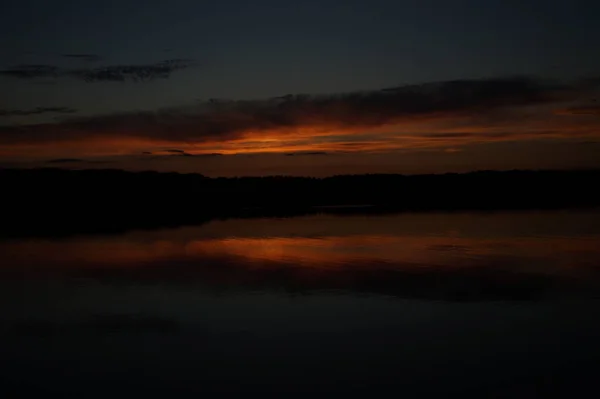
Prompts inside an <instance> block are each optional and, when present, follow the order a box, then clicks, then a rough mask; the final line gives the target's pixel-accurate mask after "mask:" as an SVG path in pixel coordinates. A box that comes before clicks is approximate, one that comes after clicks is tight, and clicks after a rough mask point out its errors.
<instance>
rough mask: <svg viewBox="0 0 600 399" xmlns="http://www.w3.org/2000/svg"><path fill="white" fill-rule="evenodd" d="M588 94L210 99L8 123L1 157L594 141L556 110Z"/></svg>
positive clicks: (542, 87)
mask: <svg viewBox="0 0 600 399" xmlns="http://www.w3.org/2000/svg"><path fill="white" fill-rule="evenodd" d="M586 90H591V88H581V87H579V86H576V85H571V86H570V85H568V84H563V85H548V84H546V83H543V82H540V81H536V80H535V79H530V78H505V79H488V80H463V81H452V82H441V83H432V84H426V85H413V86H404V87H399V88H393V89H385V90H377V91H370V92H357V93H347V94H336V95H327V96H305V95H299V96H284V97H282V98H276V99H269V100H263V101H229V102H214V101H209V102H207V103H204V104H200V105H198V106H194V107H181V108H173V109H165V110H159V111H156V112H138V113H121V114H114V115H99V116H93V117H78V118H71V119H67V120H65V121H62V122H59V123H45V124H37V125H8V126H2V127H0V156H1V157H2V158H4V159H11V158H12V159H16V158H27V159H36V158H37V159H40V158H44V157H52V158H63V157H77V158H79V157H85V156H117V155H127V154H136V153H141V152H157V151H158V152H160V151H161V150H164V149H166V148H171V147H176V148H181V149H183V150H184V151H185V152H186V153H188V154H190V155H199V154H209V153H215V152H217V153H222V154H244V153H288V152H298V151H324V152H332V151H333V152H335V151H340V152H357V151H363V152H379V151H392V150H399V149H407V150H409V149H424V148H440V149H445V148H454V149H456V148H459V147H461V146H465V145H470V144H477V143H488V142H498V141H515V140H516V141H518V140H535V139H548V138H552V139H570V138H581V137H588V138H589V137H592V138H597V137H598V132H599V131H600V129H599V128H600V120H597V119H593V120H592V119H590V118H586V117H584V116H582V115H579V116H574V117H573V118H569V119H568V120H567V119H565V118H561V117H560V116H558V115H557V114H556V112H553V107H554V108H556V105H557V104H559V103H561V102H564V101H572V100H573V99H574V98H576V97H578V96H581V95H582V93H583V92H587V91H586ZM589 108H590V107H588V108H587V109H586V110H587V111H586V112H584V113H585V114H586V115H588V114H589V112H591V109H589ZM575 113H576V114H577V112H575ZM579 113H581V111H580V112H579Z"/></svg>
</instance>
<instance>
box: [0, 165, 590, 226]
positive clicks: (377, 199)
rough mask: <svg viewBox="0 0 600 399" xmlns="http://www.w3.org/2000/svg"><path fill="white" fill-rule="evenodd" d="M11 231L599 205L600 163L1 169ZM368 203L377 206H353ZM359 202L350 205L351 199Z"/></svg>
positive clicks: (6, 223) (5, 222) (0, 173)
mask: <svg viewBox="0 0 600 399" xmlns="http://www.w3.org/2000/svg"><path fill="white" fill-rule="evenodd" d="M0 182H1V184H2V201H3V203H4V205H5V206H4V207H3V211H4V214H5V217H4V218H3V219H4V220H3V222H2V227H1V228H0V234H1V235H3V236H5V237H6V236H23V235H38V234H41V235H61V234H65V233H70V232H77V233H81V232H113V231H115V232H116V231H121V230H127V229H131V228H153V227H165V226H177V225H182V224H197V223H202V222H204V221H208V220H211V219H214V218H229V217H251V216H294V215H302V214H309V213H315V212H327V213H356V212H360V213H366V212H399V211H427V210H448V211H451V210H502V209H551V208H571V207H590V206H598V205H600V190H598V189H597V187H596V185H597V184H598V182H600V170H577V171H521V170H514V171H502V172H500V171H480V172H471V173H464V174H439V175H392V174H389V175H386V174H371V175H343V176H333V177H327V178H309V177H287V176H270V177H240V178H208V177H205V176H203V175H200V174H179V173H158V172H126V171H122V170H109V169H106V170H100V169H98V170H66V169H54V168H43V169H2V170H0ZM362 205H368V207H354V208H353V207H351V206H362ZM344 206H350V207H344Z"/></svg>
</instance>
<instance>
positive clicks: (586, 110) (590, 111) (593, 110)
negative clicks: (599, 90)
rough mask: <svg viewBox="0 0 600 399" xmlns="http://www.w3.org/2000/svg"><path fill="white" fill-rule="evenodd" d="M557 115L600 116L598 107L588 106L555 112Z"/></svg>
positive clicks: (599, 106) (599, 107)
mask: <svg viewBox="0 0 600 399" xmlns="http://www.w3.org/2000/svg"><path fill="white" fill-rule="evenodd" d="M556 113H557V114H558V115H597V116H600V105H588V106H581V107H571V108H565V109H560V110H557V111H556Z"/></svg>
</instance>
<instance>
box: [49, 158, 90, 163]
mask: <svg viewBox="0 0 600 399" xmlns="http://www.w3.org/2000/svg"><path fill="white" fill-rule="evenodd" d="M80 162H85V161H84V160H83V159H78V158H57V159H50V160H49V161H46V163H80Z"/></svg>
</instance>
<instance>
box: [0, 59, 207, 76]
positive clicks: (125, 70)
mask: <svg viewBox="0 0 600 399" xmlns="http://www.w3.org/2000/svg"><path fill="white" fill-rule="evenodd" d="M66 56H71V57H73V56H75V57H79V56H81V57H85V56H88V57H91V56H92V55H89V54H81V55H75V54H70V55H66ZM81 57H80V58H81ZM194 65H196V64H195V62H194V61H193V60H190V59H179V58H176V59H170V60H164V61H161V62H157V63H154V64H128V65H108V66H102V67H95V68H63V67H58V66H55V65H45V64H25V65H16V66H13V67H11V68H7V69H3V70H0V76H5V77H9V78H15V79H39V78H75V79H81V80H83V81H85V82H125V81H133V82H144V81H151V80H154V79H167V78H169V77H170V76H171V74H173V72H176V71H180V70H183V69H187V68H191V67H193V66H194Z"/></svg>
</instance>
